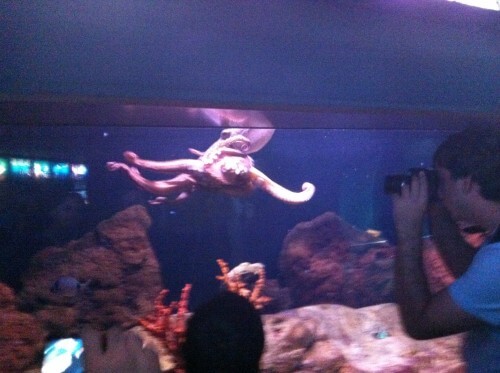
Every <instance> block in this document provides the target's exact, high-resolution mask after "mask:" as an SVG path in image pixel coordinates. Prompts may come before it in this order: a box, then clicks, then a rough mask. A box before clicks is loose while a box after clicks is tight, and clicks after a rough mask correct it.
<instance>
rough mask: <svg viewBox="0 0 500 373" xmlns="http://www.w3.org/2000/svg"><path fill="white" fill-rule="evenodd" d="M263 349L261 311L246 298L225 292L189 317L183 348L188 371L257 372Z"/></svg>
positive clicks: (198, 372)
mask: <svg viewBox="0 0 500 373" xmlns="http://www.w3.org/2000/svg"><path fill="white" fill-rule="evenodd" d="M263 350H264V329H263V326H262V320H261V318H260V315H259V313H258V312H257V311H256V310H255V308H254V307H253V305H252V304H251V303H250V302H249V301H248V300H247V299H245V298H243V297H241V296H239V295H237V294H234V293H231V292H223V293H220V294H219V295H217V296H216V297H215V298H213V299H212V300H210V301H208V302H207V303H205V304H203V305H201V306H200V307H199V308H197V309H196V310H195V312H194V314H193V316H192V317H191V318H190V319H189V320H188V324H187V332H186V342H185V344H184V346H183V348H182V352H183V356H184V361H185V366H186V371H187V372H188V373H201V372H203V373H207V372H212V373H230V372H231V373H251V372H252V373H254V372H255V373H256V372H258V371H259V361H260V357H261V355H262V352H263Z"/></svg>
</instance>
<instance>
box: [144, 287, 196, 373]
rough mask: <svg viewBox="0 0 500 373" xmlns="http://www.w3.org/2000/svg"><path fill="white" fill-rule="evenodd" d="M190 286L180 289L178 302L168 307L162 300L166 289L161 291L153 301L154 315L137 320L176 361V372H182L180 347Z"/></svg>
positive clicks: (171, 303) (184, 330)
mask: <svg viewBox="0 0 500 373" xmlns="http://www.w3.org/2000/svg"><path fill="white" fill-rule="evenodd" d="M190 291H191V284H186V285H185V286H184V288H183V289H182V292H181V295H180V299H179V301H172V302H170V304H169V305H168V306H166V305H165V304H164V300H165V298H166V296H167V295H168V293H169V291H168V289H163V290H162V291H161V292H160V294H159V295H158V296H157V297H156V299H155V307H154V313H153V314H152V315H148V316H146V317H145V318H142V319H139V320H138V321H139V323H140V324H141V325H142V326H143V327H144V328H145V329H146V330H147V331H149V332H150V333H151V334H153V335H154V336H155V337H157V338H159V339H160V340H161V341H162V342H163V343H164V345H165V347H166V348H167V349H168V351H169V352H170V353H171V354H172V355H173V356H174V358H175V359H176V361H177V366H178V370H177V371H178V372H182V371H183V370H182V358H181V346H182V344H183V343H184V341H185V338H186V319H187V313H188V303H189V293H190Z"/></svg>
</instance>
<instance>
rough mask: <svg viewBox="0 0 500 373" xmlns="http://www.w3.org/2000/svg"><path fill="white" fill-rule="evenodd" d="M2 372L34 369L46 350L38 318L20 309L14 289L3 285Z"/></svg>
mask: <svg viewBox="0 0 500 373" xmlns="http://www.w3.org/2000/svg"><path fill="white" fill-rule="evenodd" d="M0 325H1V327H0V372H20V371H23V370H25V369H28V368H30V366H31V365H32V364H33V362H34V361H35V360H36V359H37V358H38V357H39V356H40V353H41V351H42V350H43V346H44V342H45V335H46V333H45V332H44V331H43V329H42V327H41V325H40V323H39V322H38V320H37V319H36V318H35V317H33V316H32V315H30V314H27V313H25V312H21V311H19V309H18V300H17V299H16V296H15V294H14V291H13V290H12V289H11V288H9V287H8V286H6V285H4V284H0Z"/></svg>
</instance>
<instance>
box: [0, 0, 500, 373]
mask: <svg viewBox="0 0 500 373" xmlns="http://www.w3.org/2000/svg"><path fill="white" fill-rule="evenodd" d="M290 4H291V5H288V4H286V5H285V3H282V2H271V3H266V4H264V3H260V4H259V5H250V4H246V3H239V2H236V3H233V2H228V1H216V2H210V3H208V2H207V3H203V2H200V3H197V4H184V5H182V4H181V3H175V2H165V3H155V4H151V5H149V6H147V5H145V4H139V3H136V2H132V1H122V2H108V3H106V4H101V5H102V8H101V6H97V4H77V3H66V2H53V3H50V4H35V3H33V4H24V5H23V6H21V5H19V4H17V2H10V1H7V2H5V3H4V4H2V5H0V12H1V13H0V14H1V18H2V19H3V20H4V22H2V23H3V25H2V26H0V27H1V28H2V29H3V31H4V32H2V36H1V40H2V45H6V48H3V50H2V52H1V53H2V59H1V61H2V62H1V63H2V66H3V73H2V77H1V79H0V90H1V91H0V238H1V239H0V242H1V250H0V283H1V288H0V307H2V309H3V310H0V311H1V312H3V314H4V315H8V317H12V318H10V319H8V318H7V316H5V317H6V320H7V321H6V325H9V328H4V331H3V332H1V331H0V355H2V356H3V357H0V367H4V368H5V369H4V370H6V371H10V370H12V371H15V370H16V369H17V370H23V369H28V368H30V367H31V368H32V367H36V366H39V367H41V365H42V363H43V365H44V366H45V368H43V370H42V371H43V372H49V371H68V372H69V371H82V369H83V368H82V364H83V363H81V361H84V360H85V351H83V355H82V342H81V339H80V337H81V334H82V328H84V327H89V326H90V327H92V328H95V329H97V330H100V331H106V330H110V328H113V327H120V328H122V329H126V330H132V331H134V333H136V335H138V336H140V337H141V338H142V339H141V340H143V341H144V345H149V346H150V347H151V348H153V349H154V350H155V351H156V353H157V354H158V356H159V361H160V365H161V369H162V370H163V371H174V369H182V368H183V367H182V356H181V352H180V351H181V346H182V341H183V332H184V331H185V322H186V320H187V319H188V318H189V317H190V315H191V313H192V312H193V310H195V309H196V307H197V306H199V305H200V304H202V303H204V302H206V301H208V300H210V299H212V298H213V297H214V296H215V295H216V294H218V293H220V292H221V291H222V290H229V291H233V292H237V293H239V294H240V295H242V296H244V297H246V298H247V299H250V300H251V302H252V304H253V305H254V306H255V308H256V309H257V310H258V312H259V313H260V315H261V317H262V320H263V323H264V330H265V334H266V347H265V351H264V356H263V358H262V360H261V365H260V366H261V370H262V371H264V372H295V371H297V372H299V371H300V372H305V371H325V372H326V371H332V372H333V371H337V370H335V369H340V368H339V367H344V368H345V369H347V368H349V369H354V371H367V372H368V371H370V372H378V371H380V372H382V371H387V370H386V369H388V366H389V365H387V364H389V363H390V366H391V367H395V366H397V367H399V368H401V369H403V368H405V367H406V368H408V369H409V367H411V369H416V370H419V369H427V370H428V371H452V370H453V369H455V368H456V369H459V368H460V367H463V362H462V361H461V358H460V346H461V343H462V340H461V339H460V337H459V336H458V337H457V336H452V337H450V338H448V339H446V340H442V341H441V342H439V343H436V342H434V341H428V342H427V341H426V342H421V341H419V342H416V341H413V340H411V339H410V338H409V337H408V336H406V335H405V333H404V331H403V329H402V326H401V325H400V321H399V318H398V314H397V307H396V305H395V303H394V302H395V299H394V293H393V273H392V272H393V264H394V252H395V251H394V250H395V244H396V240H395V233H394V227H393V221H392V209H391V208H392V206H391V193H392V192H391V193H388V191H387V189H388V188H389V189H390V188H391V187H392V188H397V187H398V185H392V186H391V185H389V186H388V185H387V183H388V182H389V181H390V180H391V179H390V178H391V176H393V175H398V176H399V177H405V176H407V175H408V174H409V172H410V169H412V168H425V169H430V168H432V166H433V165H432V155H433V152H434V150H435V149H436V147H437V146H438V145H439V144H440V143H441V142H442V141H443V140H444V139H445V138H446V137H447V136H448V135H450V134H451V133H454V132H457V131H459V130H461V129H463V128H465V127H467V126H469V125H476V124H479V123H487V124H493V125H498V124H499V123H500V122H499V119H500V116H499V102H498V97H500V94H499V92H498V87H499V85H498V76H499V75H498V64H497V63H496V62H495V61H498V57H499V56H498V46H497V40H498V27H497V26H495V25H498V12H495V11H492V10H486V9H474V8H469V7H466V6H465V5H461V4H456V3H453V2H448V1H437V0H436V1H429V2H416V1H408V2H402V1H396V2H392V3H391V4H388V3H387V2H381V1H379V2H371V3H368V2H360V3H359V4H357V5H354V4H350V3H349V2H338V3H337V2H323V3H304V2H300V1H297V2H290ZM242 20H244V22H243V21H242ZM416 29H418V30H421V31H422V32H421V33H420V34H418V35H417V34H416V33H415V32H414V30H416ZM464 29H467V30H469V31H470V32H467V33H465V32H464V31H463V30H464ZM396 184H397V183H396ZM429 233H430V232H425V234H426V235H428V234H429ZM426 251H427V252H428V263H427V264H426V265H427V268H428V274H429V276H430V277H432V281H433V286H435V289H434V290H436V289H438V288H439V287H440V286H441V287H442V286H444V284H446V283H448V282H449V281H451V274H450V273H449V271H447V270H446V268H445V267H444V266H443V263H442V262H441V261H440V259H439V257H438V256H437V255H436V248H435V244H434V243H433V242H432V238H431V237H427V236H426ZM9 315H11V316H9ZM13 320H16V321H15V322H14V321H13ZM67 338H69V339H67ZM71 338H73V339H71ZM59 340H62V341H64V343H62V342H61V343H59V344H57V341H59ZM54 346H56V347H57V346H59V347H57V348H56V347H54ZM61 346H62V347H61ZM67 346H69V347H67ZM44 350H45V351H46V352H47V354H46V356H45V359H43V358H41V357H40V356H41V354H43V351H44ZM290 351H292V352H293V353H291V352H290ZM49 352H50V356H48V355H49ZM66 352H68V354H66ZM64 354H66V355H64ZM2 359H3V360H2ZM51 359H56V361H52V360H51ZM80 360H81V361H80ZM387 362H389V363H387ZM384 364H385V365H384ZM61 366H62V367H63V368H61ZM51 367H54V368H51ZM56 367H58V368H56ZM54 369H55V370H54ZM70 369H73V370H70ZM356 369H357V370H356ZM0 370H1V369H0Z"/></svg>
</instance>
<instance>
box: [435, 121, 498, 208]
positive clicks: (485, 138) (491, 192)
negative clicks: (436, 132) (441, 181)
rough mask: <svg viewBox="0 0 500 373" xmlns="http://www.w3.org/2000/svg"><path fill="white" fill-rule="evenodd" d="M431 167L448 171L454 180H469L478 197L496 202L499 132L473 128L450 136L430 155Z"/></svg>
mask: <svg viewBox="0 0 500 373" xmlns="http://www.w3.org/2000/svg"><path fill="white" fill-rule="evenodd" d="M434 165H435V167H443V168H445V169H447V170H448V171H450V174H451V177H452V178H453V179H455V180H457V179H460V178H464V177H469V176H470V177H471V179H472V181H474V182H476V183H477V184H478V185H479V186H480V188H481V195H482V196H483V197H484V198H485V199H488V200H492V201H496V202H500V129H499V128H498V127H496V126H487V125H479V124H478V125H475V126H469V127H468V128H466V129H465V130H463V131H461V132H458V133H455V134H452V135H450V136H449V137H448V138H447V139H446V140H445V141H444V142H443V143H442V144H441V145H440V146H439V147H438V149H437V150H436V152H435V153H434Z"/></svg>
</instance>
